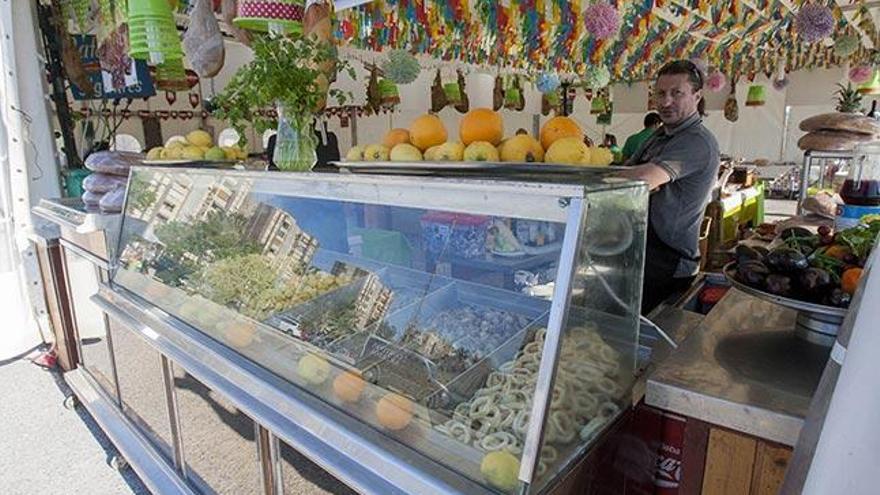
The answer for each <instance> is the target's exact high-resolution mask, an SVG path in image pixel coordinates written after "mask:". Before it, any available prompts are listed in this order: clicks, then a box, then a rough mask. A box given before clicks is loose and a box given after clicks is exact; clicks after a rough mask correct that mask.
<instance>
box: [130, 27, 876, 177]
mask: <svg viewBox="0 0 880 495" xmlns="http://www.w3.org/2000/svg"><path fill="white" fill-rule="evenodd" d="M343 53H346V51H343ZM356 53H357V56H358V58H360V59H366V60H371V61H372V60H375V61H380V60H381V59H382V57H383V55H381V54H368V53H367V52H360V51H358V52H356ZM365 54H366V55H365ZM251 57H252V54H251V51H250V49H249V48H247V47H245V46H243V45H241V44H239V43H237V42H233V41H227V43H226V64H225V65H224V67H223V70H222V71H221V72H220V74H218V75H217V76H216V77H215V78H213V80H211V79H205V80H203V81H202V82H201V85H200V87H201V96H202V98H210V96H211V95H212V94H213V93H214V92H216V91H220V90H221V89H222V88H223V87H224V86H225V85H226V83H227V82H228V81H229V79H231V78H232V76H233V75H234V74H235V71H236V70H238V68H239V67H240V66H241V65H243V64H245V63H247V62H248V61H249V60H250V59H251ZM422 61H423V63H424V64H425V65H426V66H436V65H437V62H436V61H434V60H432V59H429V58H424V57H423V58H422ZM351 65H352V66H353V67H354V68H355V70H356V72H357V79H356V80H352V79H351V78H349V77H348V75H346V74H342V73H341V74H340V75H339V80H338V81H337V83H336V84H335V86H334V87H336V88H339V89H341V90H343V91H349V92H350V93H351V94H352V96H353V97H354V101H353V103H354V104H357V105H362V104H364V103H365V100H366V89H365V88H366V83H367V80H368V78H369V74H368V73H367V71H366V70H365V69H364V68H363V67H362V64H361V63H360V62H359V61H355V60H353V61H352V62H351ZM450 75H451V73H449V74H447V73H444V76H445V77H444V80H446V79H448V78H449V77H450ZM434 76H435V70H434V69H426V70H423V71H422V73H421V75H420V76H419V78H418V79H417V80H416V81H415V82H413V83H412V84H409V85H404V86H400V88H399V90H400V98H401V104H400V105H399V106H398V107H397V109H396V111H395V112H393V113H390V114H379V115H374V116H368V117H361V118H359V119H358V121H357V142H358V144H361V145H363V144H370V143H374V142H378V141H380V140H381V139H382V136H383V135H384V134H385V133H386V132H387V131H388V130H389V129H391V128H394V127H407V126H409V124H410V122H411V121H412V120H413V119H414V118H416V117H417V116H419V115H421V114H423V113H425V112H426V111H427V110H428V108H429V106H430V88H431V83H432V82H433V80H434ZM844 76H845V73H844V70H843V69H841V68H834V69H816V70H811V71H800V72H796V73H792V74H789V79H790V83H789V85H788V87H787V88H785V89H783V90H782V91H777V90H775V89H773V87H772V83H771V81H770V80H769V79H768V78H767V77H765V76H763V75H761V76H759V77H757V78H756V79H755V81H754V82H753V83H752V82H749V81H745V80H741V81H739V82H738V83H737V84H736V96H737V101H738V103H739V120H738V121H737V122H729V121H728V120H727V119H725V118H724V114H723V109H724V103H725V101H726V100H727V96H728V93H729V91H730V86H729V85H728V86H727V87H726V88H725V89H724V90H722V91H720V92H717V93H712V92H709V91H705V92H704V93H705V96H706V99H707V110H708V116H707V117H706V118H705V123H706V126H707V127H709V129H710V130H711V131H712V132H713V133H714V134H715V137H716V138H717V139H718V143H719V145H720V149H721V151H722V152H723V153H726V154H728V155H731V156H734V157H739V158H745V159H747V160H752V159H758V158H765V159H768V160H771V161H776V160H780V159H781V160H782V161H791V162H799V161H800V160H801V157H802V156H803V154H802V152H801V150H799V149H798V148H797V140H798V139H799V138H800V137H801V136H802V135H803V133H802V132H801V131H799V130H798V128H797V124H798V122H800V121H801V120H803V119H804V118H806V117H809V116H811V115H815V114H817V113H823V112H831V111H834V92H835V91H836V90H837V88H836V86H835V85H836V84H837V83H838V82H841V81H843V80H844ZM466 77H467V78H466V83H467V92H468V95H469V98H470V102H471V108H477V107H481V106H490V105H491V102H492V90H493V88H494V79H495V75H494V74H493V73H489V72H481V71H472V72H470V73H468V74H467V76H466ZM524 84H525V98H526V109H525V110H524V111H522V112H514V111H506V110H502V113H503V115H504V122H505V134H506V135H512V134H513V133H514V132H516V130H517V129H519V128H524V129H526V130H528V131H530V132H531V131H533V127H534V124H533V122H534V116H535V115H540V108H541V96H540V93H538V92H537V91H536V90H535V88H534V87H533V86H532V85H531V84H529V83H528V82H525V81H524ZM751 84H763V85H764V86H765V87H766V90H765V94H766V102H765V104H764V105H763V106H757V107H747V106H746V105H745V103H746V97H747V94H748V89H749V86H750V85H751ZM612 96H613V100H614V115H613V118H612V121H611V125H609V126H607V127H603V126H599V125H597V124H596V116H595V115H590V113H589V110H590V106H589V105H590V103H589V101H588V100H587V99H586V98H585V97H584V96H583V94H582V93H581V94H579V95H578V96H577V98H576V99H575V106H574V113H573V115H572V117H573V118H574V119H575V120H577V121H578V122H579V123H580V124H581V125H582V126H583V128H584V130H585V131H586V133H587V135H588V136H589V137H590V138H591V139H592V140H593V141H594V142H597V143H599V142H601V141H602V137H603V135H604V134H605V133H610V134H614V135H615V136H616V137H617V141H618V144H619V145H620V146H623V144H624V142H625V141H626V138H627V137H628V136H630V135H631V134H634V133H636V132H638V131H639V130H641V128H642V119H643V118H644V115H645V113H646V111H647V107H648V85H647V83H645V82H639V83H634V84H631V85H628V84H616V85H613V86H612ZM349 103H351V102H349ZM331 104H333V102H331ZM865 106H866V107H867V106H870V99H869V98H866V100H865ZM786 107H790V110H789V112H790V114H789V125H788V127H787V130H785V131H784V129H785V128H784V123H785V110H786ZM131 109H132V110H133V111H134V112H136V111H137V110H139V109H153V110H156V109H168V110H192V108H191V106H190V104H189V101H188V98H187V95H186V93H185V92H181V93H178V95H177V101H176V102H175V103H174V104H172V105H169V104H168V103H166V101H165V100H164V92H161V91H160V92H159V94H157V96H156V97H155V98H152V99H151V100H150V101H149V102H143V101H142V100H138V101H136V102H134V104H132V106H131ZM199 110H200V109H199ZM439 115H440V117H441V119H443V121H444V123H445V124H446V126H447V129H448V130H449V132H450V139H457V138H458V136H457V129H458V123H459V121H460V119H461V114H460V113H459V112H458V111H456V110H454V109H453V108H451V107H450V108H446V109H444V110H443V111H441V112H440V114H439ZM548 118H549V117H544V116H540V122H541V123H542V124H543V122H545V121H546V120H547V119H548ZM204 126H213V128H214V132H215V134H218V133H219V132H220V131H221V130H222V128H224V127H225V125H224V124H223V123H222V122H216V121H215V120H214V119H207V120H206V121H204V122H203V121H202V120H201V119H191V120H174V119H169V120H166V121H163V122H162V134H163V137H164V138H165V139H167V138H168V137H170V136H172V135H175V134H186V133H187V132H189V131H191V130H193V129H198V128H200V127H204ZM328 128H329V129H330V130H331V131H333V132H334V133H336V135H337V137H338V139H339V147H340V150H341V151H342V154H343V155H344V154H345V152H346V151H347V150H348V149H349V148H350V147H351V146H352V135H351V128H350V127H348V128H342V127H341V125H340V121H339V119H336V118H333V119H330V120H329V122H328ZM119 132H122V133H127V134H132V135H134V136H135V137H136V138H137V139H138V140H139V141H140V142H141V143H143V131H142V128H141V124H140V120H139V119H137V118H131V119H129V120H128V121H126V122H124V123H123V124H122V126H120V128H119ZM786 132H787V139H786V140H785V144H786V146H785V149H784V150H782V145H783V134H785V133H786ZM249 134H250V135H249V136H247V137H248V141H249V144H250V149H251V151H254V152H259V151H261V150H262V139H261V138H260V136H257V135H256V133H254V132H250V133H249Z"/></svg>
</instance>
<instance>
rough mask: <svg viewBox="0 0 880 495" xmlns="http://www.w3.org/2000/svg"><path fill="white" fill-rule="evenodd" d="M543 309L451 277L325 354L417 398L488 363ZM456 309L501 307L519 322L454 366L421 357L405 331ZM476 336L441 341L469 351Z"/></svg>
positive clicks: (542, 305) (542, 303)
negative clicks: (490, 358) (436, 287)
mask: <svg viewBox="0 0 880 495" xmlns="http://www.w3.org/2000/svg"><path fill="white" fill-rule="evenodd" d="M549 307H550V303H549V301H544V300H539V299H534V298H530V297H527V296H523V295H521V294H517V293H514V292H509V291H505V290H501V289H496V288H493V287H486V286H481V285H476V284H471V283H468V282H461V281H455V282H453V283H452V284H450V285H447V286H445V287H443V288H441V289H440V290H438V291H435V292H432V293H430V294H429V295H428V296H426V297H425V298H423V299H421V300H419V301H418V302H416V303H414V304H411V305H409V306H407V307H405V308H403V309H402V310H400V311H398V312H396V313H393V314H391V315H390V316H389V317H388V318H387V319H386V320H385V321H384V322H382V323H380V324H379V325H377V326H376V327H374V328H372V329H370V332H369V334H367V333H366V332H365V333H361V334H359V335H355V336H352V337H350V338H348V339H343V340H341V341H339V342H337V344H336V345H334V346H333V347H334V348H333V349H331V352H334V353H335V354H337V356H343V359H353V360H354V361H353V364H354V366H356V367H357V368H358V369H360V370H362V372H363V374H364V377H365V378H367V379H368V380H371V381H373V382H375V383H379V384H381V385H383V386H385V387H388V388H393V389H394V390H396V391H398V392H400V393H403V394H405V395H409V396H411V397H413V398H414V399H416V400H417V401H420V402H421V401H423V400H425V399H426V398H427V397H429V396H431V395H433V394H435V393H436V392H438V391H443V390H445V389H446V388H447V385H448V384H449V383H452V382H453V381H455V380H456V378H457V377H459V376H461V375H464V374H466V373H468V371H469V370H470V369H471V368H477V367H482V368H486V367H491V364H489V363H487V362H485V361H486V359H487V358H489V357H490V356H491V355H492V354H493V352H495V350H496V349H497V348H498V347H500V346H501V345H504V343H506V342H508V341H509V340H510V339H511V337H513V336H515V335H517V334H518V333H520V332H521V331H522V330H523V329H525V328H527V327H529V326H530V325H531V324H532V323H533V322H534V321H536V320H538V319H540V318H541V317H543V316H545V315H546V314H547V312H548V311H549ZM462 308H471V309H474V310H476V311H480V310H483V311H485V310H495V311H505V312H509V313H511V314H513V315H514V316H516V317H519V318H522V319H523V321H522V323H521V324H518V323H516V322H514V325H515V326H513V328H512V329H510V330H508V331H507V332H506V333H504V334H502V335H499V336H498V340H499V344H497V345H494V346H492V347H491V348H488V349H485V350H484V351H483V352H481V353H477V355H475V356H474V358H473V362H472V363H468V362H465V363H464V364H463V365H462V366H463V367H461V368H460V369H459V367H457V366H456V364H458V362H452V363H451V362H450V359H454V358H442V357H441V359H437V358H436V357H435V358H434V359H432V358H431V357H430V356H427V355H425V354H426V352H425V349H424V348H423V346H420V345H418V344H417V343H416V342H413V340H412V339H408V338H407V336H408V335H409V336H410V337H412V336H418V335H419V334H420V330H422V329H424V326H425V325H426V324H428V323H429V322H430V321H431V320H432V319H433V318H434V317H435V316H437V315H440V314H441V313H443V312H445V311H452V310H457V309H462ZM408 330H410V332H409V333H408V332H407V331H408ZM438 336H440V337H443V335H442V333H441V332H438ZM481 340H483V339H479V338H474V336H469V335H468V336H462V337H460V338H458V339H457V340H455V341H452V342H448V341H447V342H448V343H449V344H451V345H452V347H453V348H456V349H470V350H473V349H475V348H476V347H478V346H479V345H480V342H481Z"/></svg>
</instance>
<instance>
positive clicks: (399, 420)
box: [376, 393, 413, 431]
mask: <svg viewBox="0 0 880 495" xmlns="http://www.w3.org/2000/svg"><path fill="white" fill-rule="evenodd" d="M412 417H413V403H412V401H411V400H409V399H407V398H406V397H401V396H399V395H397V394H395V393H389V394H387V395H385V396H384V397H382V398H381V399H379V402H377V403H376V419H378V420H379V424H380V425H382V426H383V427H385V428H387V429H389V430H394V431H397V430H402V429H404V428H406V427H407V425H409V423H410V421H412Z"/></svg>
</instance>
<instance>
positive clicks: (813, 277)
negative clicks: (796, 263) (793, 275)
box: [798, 267, 832, 300]
mask: <svg viewBox="0 0 880 495" xmlns="http://www.w3.org/2000/svg"><path fill="white" fill-rule="evenodd" d="M798 282H800V289H801V291H803V293H804V295H806V296H807V297H809V298H810V299H812V300H821V299H822V296H824V295H826V294H827V291H828V287H830V286H831V284H832V280H831V274H830V273H828V271H827V270H823V269H822V268H815V267H810V268H807V269H806V270H804V271H803V272H801V274H800V277H798Z"/></svg>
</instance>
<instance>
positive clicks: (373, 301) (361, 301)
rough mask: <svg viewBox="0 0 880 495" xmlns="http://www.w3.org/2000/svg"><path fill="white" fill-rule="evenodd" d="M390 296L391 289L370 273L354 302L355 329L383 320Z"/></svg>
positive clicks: (389, 302)
mask: <svg viewBox="0 0 880 495" xmlns="http://www.w3.org/2000/svg"><path fill="white" fill-rule="evenodd" d="M334 268H335V267H334ZM391 296H392V292H391V289H389V288H387V287H385V285H384V284H383V283H382V281H381V280H379V277H377V276H376V275H375V274H372V273H371V274H370V275H368V276H367V278H366V280H365V281H364V287H363V288H362V289H361V291H360V293H359V294H358V296H357V300H356V301H355V311H356V314H357V320H356V321H357V328H366V327H367V326H369V325H372V324H374V323H378V322H380V321H382V320H384V319H385V314H386V313H387V312H388V308H389V307H390V306H391Z"/></svg>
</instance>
